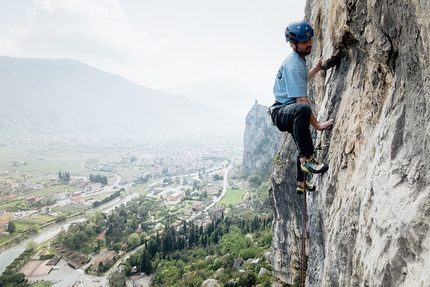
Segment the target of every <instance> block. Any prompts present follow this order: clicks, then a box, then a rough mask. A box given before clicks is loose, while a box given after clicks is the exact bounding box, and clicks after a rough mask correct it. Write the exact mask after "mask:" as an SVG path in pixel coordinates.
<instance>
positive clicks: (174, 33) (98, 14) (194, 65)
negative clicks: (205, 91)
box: [0, 0, 306, 105]
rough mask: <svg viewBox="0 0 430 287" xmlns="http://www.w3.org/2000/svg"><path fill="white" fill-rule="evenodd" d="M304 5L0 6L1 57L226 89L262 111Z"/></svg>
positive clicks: (80, 2) (246, 1)
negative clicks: (287, 32) (239, 91)
mask: <svg viewBox="0 0 430 287" xmlns="http://www.w3.org/2000/svg"><path fill="white" fill-rule="evenodd" d="M305 2H306V1H305V0H268V1H263V0H212V1H207V0H19V1H15V0H13V1H11V0H0V7H1V9H0V55H2V56H11V57H21V58H49V59H62V58H70V59H73V60H77V61H80V62H83V63H85V64H88V65H90V66H93V67H95V68H97V69H100V70H102V71H105V72H109V73H112V74H117V75H120V76H122V77H124V78H126V79H128V80H130V81H132V82H135V83H137V84H140V85H142V86H145V87H149V88H152V89H156V90H164V89H168V88H171V87H175V86H182V85H189V84H194V83H202V82H212V81H228V82H230V83H235V84H238V85H240V86H242V87H243V88H245V89H247V90H249V91H250V94H252V97H254V98H255V99H258V100H259V101H260V102H261V103H263V104H266V105H270V104H271V103H272V102H273V95H272V87H273V82H274V79H275V76H276V72H277V70H278V68H279V66H280V64H281V62H282V60H283V59H284V58H285V57H286V56H287V55H288V53H289V52H290V47H289V45H287V44H286V42H285V38H284V29H285V27H286V26H287V24H288V23H289V22H291V21H294V20H299V19H303V17H304V7H305Z"/></svg>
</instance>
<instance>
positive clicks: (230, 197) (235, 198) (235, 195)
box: [216, 189, 245, 206]
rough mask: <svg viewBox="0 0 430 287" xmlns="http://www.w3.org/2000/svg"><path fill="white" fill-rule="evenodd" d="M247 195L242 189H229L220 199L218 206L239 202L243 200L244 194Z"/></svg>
mask: <svg viewBox="0 0 430 287" xmlns="http://www.w3.org/2000/svg"><path fill="white" fill-rule="evenodd" d="M244 195H245V191H244V190H241V189H227V192H226V194H225V196H224V197H223V198H222V199H221V200H220V201H218V203H217V204H216V206H222V205H224V206H229V205H230V204H231V205H233V206H234V205H236V204H239V203H241V202H242V201H243V196H244Z"/></svg>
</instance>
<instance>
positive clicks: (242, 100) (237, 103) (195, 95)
mask: <svg viewBox="0 0 430 287" xmlns="http://www.w3.org/2000/svg"><path fill="white" fill-rule="evenodd" d="M163 91H165V92H168V93H172V94H178V95H183V96H186V97H187V98H189V99H190V100H192V101H196V102H199V103H203V104H206V105H208V106H211V107H214V108H217V109H220V110H223V111H225V112H227V113H229V114H231V115H233V116H235V117H237V118H239V119H245V118H246V115H247V114H248V112H249V110H250V109H251V108H252V107H253V105H254V103H255V100H256V96H255V95H253V94H252V92H250V91H249V90H247V89H246V88H244V87H242V86H240V85H238V84H235V83H232V82H228V81H211V82H200V83H195V84H189V85H183V86H176V87H171V88H168V89H163Z"/></svg>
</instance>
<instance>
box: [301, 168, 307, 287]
mask: <svg viewBox="0 0 430 287" xmlns="http://www.w3.org/2000/svg"><path fill="white" fill-rule="evenodd" d="M304 182H305V184H304V188H303V236H302V287H305V277H306V272H305V265H306V264H305V261H306V209H307V207H306V193H307V192H306V172H304Z"/></svg>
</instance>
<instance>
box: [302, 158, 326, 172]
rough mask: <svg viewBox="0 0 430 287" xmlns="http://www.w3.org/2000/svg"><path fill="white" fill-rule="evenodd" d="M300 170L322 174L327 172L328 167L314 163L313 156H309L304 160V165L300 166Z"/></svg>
mask: <svg viewBox="0 0 430 287" xmlns="http://www.w3.org/2000/svg"><path fill="white" fill-rule="evenodd" d="M301 168H302V170H303V171H304V172H311V173H324V172H326V171H327V170H328V165H326V164H324V163H321V162H318V161H316V160H315V159H314V156H313V155H311V156H310V157H308V158H307V159H306V162H305V164H302V165H301Z"/></svg>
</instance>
